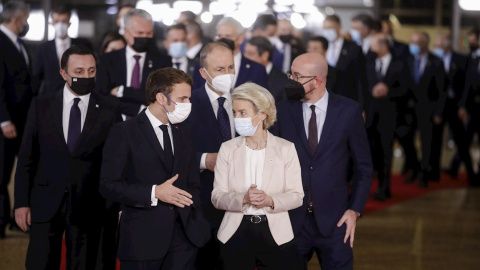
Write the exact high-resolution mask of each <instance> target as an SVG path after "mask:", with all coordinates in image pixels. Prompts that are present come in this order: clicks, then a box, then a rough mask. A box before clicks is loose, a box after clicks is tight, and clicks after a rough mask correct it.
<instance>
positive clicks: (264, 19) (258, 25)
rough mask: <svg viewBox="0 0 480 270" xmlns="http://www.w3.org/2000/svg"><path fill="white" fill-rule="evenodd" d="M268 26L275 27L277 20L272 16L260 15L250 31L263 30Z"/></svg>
mask: <svg viewBox="0 0 480 270" xmlns="http://www.w3.org/2000/svg"><path fill="white" fill-rule="evenodd" d="M269 25H275V26H277V19H276V18H275V17H274V16H273V15H272V14H262V15H260V16H258V17H257V19H256V20H255V22H254V23H253V26H252V30H255V29H262V30H265V29H266V28H267V26H269Z"/></svg>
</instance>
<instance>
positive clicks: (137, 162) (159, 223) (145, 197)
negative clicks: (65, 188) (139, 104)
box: [100, 111, 210, 260]
mask: <svg viewBox="0 0 480 270" xmlns="http://www.w3.org/2000/svg"><path fill="white" fill-rule="evenodd" d="M171 127H172V137H173V148H174V162H173V172H172V174H170V172H169V171H168V170H167V169H166V168H165V165H164V164H165V163H164V162H165V161H164V153H163V149H162V146H161V145H160V142H159V141H158V138H157V136H156V135H155V131H154V129H153V127H152V125H151V123H150V121H149V120H148V117H147V115H146V114H145V111H143V112H141V113H140V114H139V115H138V116H136V117H134V118H133V119H130V120H128V121H125V122H122V123H119V124H116V125H115V126H114V127H113V128H112V130H111V132H110V135H109V137H108V139H107V142H106V144H105V148H104V154H103V163H102V172H101V178H100V192H101V193H102V194H103V195H104V196H105V197H106V198H107V199H111V200H113V201H115V202H119V203H121V204H122V205H123V210H122V217H121V219H120V224H119V234H118V242H119V243H118V253H117V257H118V258H119V259H120V260H160V259H161V258H162V257H163V256H164V255H165V254H166V253H167V251H168V250H169V247H170V241H171V239H172V235H173V229H174V223H175V217H176V214H175V211H178V215H179V217H180V220H181V223H182V225H183V228H184V230H185V233H186V236H187V238H188V240H189V241H190V242H191V243H192V244H193V245H195V246H197V247H201V246H202V245H204V244H205V243H206V242H207V241H208V240H209V238H210V230H209V227H208V223H207V222H206V221H205V219H204V217H203V213H202V210H201V203H200V200H199V198H200V196H199V193H200V180H199V175H198V165H197V162H196V155H195V148H194V146H193V140H192V134H191V132H192V131H191V129H190V126H189V124H188V123H185V122H184V123H180V124H174V125H171ZM175 174H178V179H177V180H176V181H175V182H174V185H175V186H176V187H178V188H180V189H183V190H185V191H187V192H189V193H190V194H192V196H193V198H192V200H193V202H194V203H193V205H192V206H189V207H185V208H177V207H174V206H172V205H171V204H167V203H164V202H162V201H160V200H159V201H158V205H157V206H151V202H150V199H151V191H152V186H153V185H159V184H162V183H163V182H165V181H166V180H168V179H170V178H171V177H172V176H173V175H175Z"/></svg>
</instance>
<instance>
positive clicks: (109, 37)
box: [100, 31, 127, 54]
mask: <svg viewBox="0 0 480 270" xmlns="http://www.w3.org/2000/svg"><path fill="white" fill-rule="evenodd" d="M116 40H121V41H123V43H124V44H125V45H127V41H125V38H124V37H123V36H122V35H120V34H119V33H118V32H117V31H114V32H109V33H107V34H106V35H105V37H104V38H103V41H102V48H101V51H100V52H101V53H102V54H104V53H105V50H106V49H107V47H108V44H110V42H112V41H116Z"/></svg>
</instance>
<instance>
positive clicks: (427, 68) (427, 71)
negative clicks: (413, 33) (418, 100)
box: [420, 55, 432, 83]
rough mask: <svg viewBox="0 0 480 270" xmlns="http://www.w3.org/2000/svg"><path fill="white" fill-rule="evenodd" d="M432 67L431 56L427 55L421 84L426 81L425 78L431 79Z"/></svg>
mask: <svg viewBox="0 0 480 270" xmlns="http://www.w3.org/2000/svg"><path fill="white" fill-rule="evenodd" d="M431 65H432V61H430V55H427V63H426V64H425V68H424V69H423V73H422V76H421V77H420V83H421V82H422V81H423V80H425V78H430V74H431V71H432V69H431V68H430V67H431Z"/></svg>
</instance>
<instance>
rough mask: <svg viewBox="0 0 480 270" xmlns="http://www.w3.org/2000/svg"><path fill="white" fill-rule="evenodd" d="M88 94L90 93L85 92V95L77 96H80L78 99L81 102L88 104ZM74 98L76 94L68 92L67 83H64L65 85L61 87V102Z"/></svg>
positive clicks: (66, 102) (67, 101)
mask: <svg viewBox="0 0 480 270" xmlns="http://www.w3.org/2000/svg"><path fill="white" fill-rule="evenodd" d="M90 95H91V94H86V95H83V96H78V98H80V100H81V101H82V102H83V103H85V104H88V101H89V100H90ZM74 98H77V96H75V95H74V94H73V93H72V92H70V89H68V86H67V83H65V86H64V87H63V102H64V103H65V104H68V103H70V102H71V101H72V100H73V99H74Z"/></svg>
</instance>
